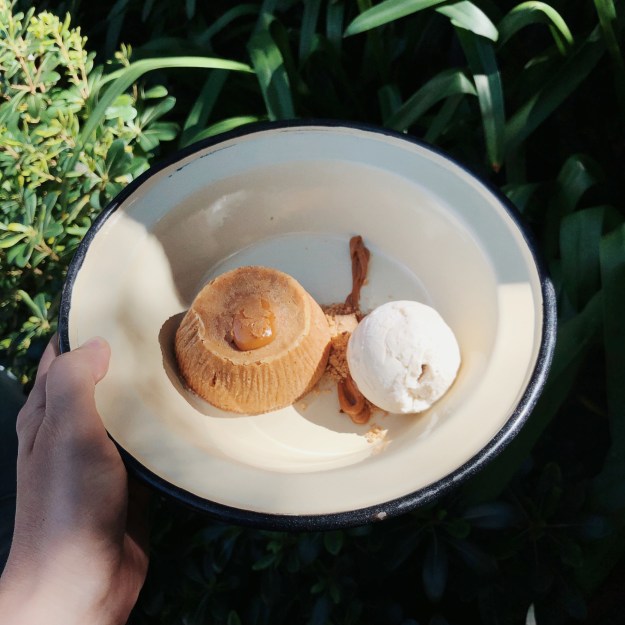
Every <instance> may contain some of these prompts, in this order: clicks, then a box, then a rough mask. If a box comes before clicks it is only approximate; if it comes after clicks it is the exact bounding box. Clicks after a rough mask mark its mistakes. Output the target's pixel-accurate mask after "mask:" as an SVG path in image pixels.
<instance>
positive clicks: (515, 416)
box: [58, 119, 557, 530]
mask: <svg viewBox="0 0 625 625" xmlns="http://www.w3.org/2000/svg"><path fill="white" fill-rule="evenodd" d="M298 128H301V129H306V128H313V129H314V128H318V129H323V128H345V129H349V130H357V131H361V132H365V133H373V134H375V135H386V136H390V137H394V138H397V139H401V140H402V141H406V142H408V143H412V144H415V145H418V146H420V147H421V148H424V149H426V150H429V151H430V152H433V153H435V154H437V155H439V156H442V157H443V158H445V159H446V160H448V161H450V162H451V163H453V164H454V165H455V166H457V167H459V168H460V169H461V170H463V171H464V172H466V173H468V174H469V175H470V176H471V177H472V178H474V179H475V180H477V181H478V182H479V183H480V184H482V185H483V186H484V187H485V188H486V189H487V190H488V191H490V193H491V194H492V195H494V196H495V197H496V198H497V199H498V201H499V203H500V204H501V206H502V207H503V208H504V209H505V210H506V211H507V212H508V214H509V215H510V217H511V218H512V219H513V221H514V223H515V225H516V226H517V228H518V230H519V231H520V233H521V234H522V236H523V239H524V240H525V243H526V245H527V247H528V248H529V250H530V252H531V254H532V257H533V260H534V265H535V267H536V270H537V272H538V277H539V280H540V285H541V292H542V298H543V327H542V337H541V344H540V348H539V352H538V358H537V360H536V365H535V367H534V370H533V372H532V375H531V377H530V380H529V383H528V385H527V387H526V389H525V391H524V393H523V396H522V397H521V400H520V401H519V403H518V405H517V406H516V408H515V410H514V411H513V413H512V414H511V415H510V417H509V418H508V420H507V421H506V423H505V424H504V425H503V427H502V428H501V429H500V430H499V432H498V433H497V434H496V435H495V436H494V437H493V438H492V439H491V440H490V441H489V443H487V444H486V445H485V446H484V447H483V448H482V449H481V450H480V451H479V452H478V453H477V454H475V455H474V456H473V457H472V458H470V459H469V460H468V461H467V462H465V463H464V464H463V465H462V466H460V467H458V468H457V469H455V470H454V471H452V472H451V473H449V474H448V475H446V476H445V477H443V478H442V479H440V480H438V481H436V482H434V483H433V484H431V485H429V486H427V487H425V488H422V489H419V490H417V491H414V492H411V493H407V494H406V495H403V496H402V497H399V498H396V499H392V500H389V501H385V502H381V503H379V504H376V505H374V506H369V507H366V508H360V509H357V510H350V511H344V512H333V513H323V514H303V515H290V514H272V513H265V512H257V511H253V510H246V509H240V508H235V507H231V506H226V505H223V504H219V503H216V502H214V501H210V500H208V499H204V498H203V497H199V496H198V495H194V494H193V493H190V492H188V491H186V490H184V489H182V488H180V487H178V486H175V485H174V484H171V483H170V482H168V481H167V480H165V479H164V478H162V477H160V476H158V475H156V474H155V473H153V472H152V471H150V470H149V469H148V468H146V467H145V466H143V465H142V464H141V463H140V462H139V461H137V460H136V459H135V458H134V457H133V456H132V455H131V454H130V453H128V452H127V451H126V450H125V449H124V448H123V447H122V446H121V445H120V444H119V443H118V442H117V441H115V439H112V440H113V442H114V443H115V445H116V446H117V448H118V449H119V452H120V454H121V456H122V459H123V460H124V463H125V464H126V467H127V469H128V471H129V472H130V473H131V474H132V475H134V476H136V477H138V478H139V479H141V480H143V481H144V482H146V483H148V484H149V485H151V486H152V487H153V488H154V489H156V490H157V491H158V492H160V493H163V494H165V495H168V496H169V497H171V498H173V499H174V500H175V501H177V502H180V503H182V504H185V505H187V506H189V507H191V508H192V509H194V510H196V511H200V512H202V513H205V514H208V515H210V516H212V517H215V518H217V519H218V520H220V521H223V522H225V523H230V524H236V525H243V526H248V527H255V528H260V529H274V530H325V529H332V528H339V527H351V526H357V525H364V524H367V523H370V522H374V521H381V520H383V519H387V518H390V517H393V516H397V515H400V514H403V513H405V512H408V511H410V510H412V509H414V508H416V507H418V506H421V505H424V504H426V503H428V502H430V501H432V500H434V499H435V498H438V497H440V496H441V495H443V494H444V493H446V492H448V491H449V490H451V489H452V488H455V487H456V486H458V485H459V484H461V483H462V482H464V481H465V480H467V479H468V478H469V477H471V476H472V475H475V474H476V473H477V472H479V471H480V470H481V469H482V468H483V467H484V466H485V465H486V464H487V463H488V462H490V461H491V460H492V459H493V458H495V456H497V455H498V454H499V453H500V452H501V451H502V449H504V447H505V446H506V445H507V444H508V443H509V442H510V441H511V440H513V439H514V437H515V436H516V434H517V433H518V432H519V430H520V429H521V427H522V426H523V424H524V423H525V421H526V420H527V418H528V417H529V415H530V413H531V411H532V409H533V408H534V406H535V405H536V402H537V400H538V397H539V396H540V393H541V391H542V388H543V386H544V384H545V381H546V379H547V374H548V372H549V367H550V365H551V359H552V357H553V350H554V346H555V339H556V323H557V321H556V318H557V313H556V298H555V292H554V289H553V285H552V283H551V280H550V278H549V276H548V273H547V271H546V269H545V266H544V264H543V261H542V260H541V258H540V256H539V254H538V253H537V249H536V245H535V244H534V241H533V238H532V236H531V235H530V233H528V231H527V230H526V228H525V226H524V225H523V223H522V221H521V218H520V215H519V213H518V212H517V210H516V208H515V207H514V206H513V204H512V203H511V202H510V201H509V200H508V199H507V198H506V197H505V196H504V195H503V194H502V193H501V192H500V191H499V190H498V189H497V188H495V187H494V186H493V185H491V184H490V183H489V182H488V181H485V180H483V179H481V177H480V176H478V175H476V174H475V173H474V172H472V171H470V170H469V169H468V168H467V167H465V166H464V165H462V163H459V162H458V161H456V160H455V159H454V158H451V157H450V156H449V155H448V154H446V153H444V152H443V151H441V150H439V149H437V148H436V147H433V146H431V145H428V144H427V143H425V142H423V141H420V140H418V139H415V138H413V137H411V136H409V135H405V134H400V133H397V132H394V131H391V130H387V129H386V128H380V127H377V126H373V125H368V124H360V123H353V122H345V121H336V120H319V119H311V120H296V121H281V122H260V123H254V124H249V125H247V126H243V127H241V128H238V129H235V130H232V131H230V132H227V133H223V134H220V135H217V136H215V137H210V138H208V139H205V140H203V141H200V142H198V143H194V144H193V145H190V146H188V147H186V148H184V149H182V150H180V151H177V152H176V153H174V154H172V155H170V156H169V157H168V158H166V159H164V160H163V161H162V162H159V163H158V164H157V165H155V166H153V167H151V168H150V169H148V170H147V171H145V172H144V173H143V174H141V176H139V177H138V178H136V179H135V180H133V181H132V182H130V183H129V184H128V186H126V187H125V188H124V189H123V190H122V191H121V192H120V193H119V194H118V195H117V196H116V197H115V198H114V199H113V200H112V201H111V202H110V203H109V204H108V205H107V206H106V207H105V208H104V209H103V210H102V212H101V213H100V215H99V216H98V218H97V219H96V220H95V221H94V223H93V225H92V226H91V228H90V229H89V230H88V232H87V233H86V234H85V236H84V238H83V240H82V242H81V243H80V245H79V247H78V249H77V250H76V253H75V255H74V257H73V259H72V261H71V263H70V265H69V267H68V271H67V278H66V281H65V284H64V287H63V292H62V294H61V304H60V311H59V324H58V333H59V348H60V351H61V352H67V351H70V349H71V347H70V343H69V311H70V307H71V299H72V290H73V287H74V283H75V281H76V277H77V275H78V272H79V270H80V268H81V266H82V263H83V261H84V259H85V256H86V254H87V251H88V249H89V246H90V245H91V242H92V241H93V239H94V237H95V236H96V234H97V232H98V231H99V230H100V228H101V227H102V225H103V224H104V223H105V221H106V220H107V219H108V218H109V217H110V216H111V215H112V214H113V213H114V212H115V211H116V210H117V209H118V208H119V207H120V206H121V205H122V204H123V203H124V202H125V201H126V200H127V199H128V198H129V197H130V196H131V195H132V194H133V193H134V192H135V191H136V190H137V189H138V188H139V187H140V186H141V185H142V184H143V183H144V182H145V181H146V180H148V179H149V178H151V177H152V176H154V175H155V174H157V173H158V172H160V171H161V170H163V169H165V168H167V167H170V166H171V165H173V164H175V163H176V162H178V161H180V160H181V159H183V158H185V157H187V156H190V155H192V154H194V153H196V152H199V151H202V150H204V149H206V148H207V147H211V146H214V145H216V144H219V143H222V142H224V141H229V140H231V139H236V138H239V137H244V136H247V135H251V134H255V133H258V132H265V131H268V130H285V129H298ZM111 438H112V437H111Z"/></svg>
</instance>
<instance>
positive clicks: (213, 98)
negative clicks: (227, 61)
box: [179, 70, 228, 147]
mask: <svg viewBox="0 0 625 625" xmlns="http://www.w3.org/2000/svg"><path fill="white" fill-rule="evenodd" d="M227 78H228V72H225V71H221V70H215V71H212V72H210V73H209V76H208V78H207V79H206V81H205V83H204V85H203V86H202V90H201V91H200V95H199V96H198V98H197V100H196V101H195V102H194V104H193V106H192V107H191V110H190V111H189V114H188V115H187V118H186V119H185V122H184V126H183V129H182V135H181V136H180V141H179V145H180V147H184V146H186V145H189V144H190V143H192V142H193V141H197V138H194V135H195V134H197V133H198V132H199V131H200V130H201V129H202V128H204V126H205V125H206V122H207V121H208V118H209V117H210V115H211V113H212V112H213V108H214V107H215V103H216V102H217V99H218V98H219V95H220V93H221V91H222V89H223V86H224V83H225V82H226V79H227Z"/></svg>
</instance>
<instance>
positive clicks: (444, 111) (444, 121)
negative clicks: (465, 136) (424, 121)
mask: <svg viewBox="0 0 625 625" xmlns="http://www.w3.org/2000/svg"><path fill="white" fill-rule="evenodd" d="M463 100H464V95H463V94H461V95H452V96H449V97H448V98H447V99H446V100H445V102H443V106H441V108H440V110H439V111H438V113H437V114H436V117H434V119H433V120H432V121H431V122H430V123H429V124H428V129H427V132H426V133H425V137H424V139H425V140H426V141H428V142H429V143H436V141H438V139H439V137H440V136H441V135H442V134H444V133H445V132H447V131H448V130H449V128H450V126H451V125H452V124H453V122H454V121H455V119H456V111H457V110H458V107H459V106H460V104H461V103H462V101H463Z"/></svg>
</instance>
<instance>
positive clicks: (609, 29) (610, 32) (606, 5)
mask: <svg viewBox="0 0 625 625" xmlns="http://www.w3.org/2000/svg"><path fill="white" fill-rule="evenodd" d="M595 8H596V9H597V15H598V16H599V25H600V26H601V32H602V34H603V39H604V41H605V44H606V46H607V48H608V52H609V54H610V58H611V60H612V66H613V69H614V71H613V74H612V77H613V80H614V86H615V90H616V96H617V98H618V102H619V106H620V108H621V115H625V60H624V59H623V52H622V50H621V46H620V44H619V34H618V24H617V15H616V7H615V6H614V2H613V0H595ZM620 36H621V37H622V33H621V35H620Z"/></svg>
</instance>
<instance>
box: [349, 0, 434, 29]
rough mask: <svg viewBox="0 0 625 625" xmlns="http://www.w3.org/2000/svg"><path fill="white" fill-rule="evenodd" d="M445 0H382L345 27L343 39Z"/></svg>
mask: <svg viewBox="0 0 625 625" xmlns="http://www.w3.org/2000/svg"><path fill="white" fill-rule="evenodd" d="M443 2H445V0H384V2H380V4H376V5H375V6H374V7H371V8H370V9H368V10H367V11H363V12H362V13H361V14H360V15H359V16H358V17H356V18H355V19H354V20H352V22H351V23H350V24H349V25H348V26H347V28H346V30H345V34H344V36H345V37H349V36H351V35H357V34H358V33H363V32H365V31H367V30H371V29H372V28H377V27H378V26H382V25H383V24H388V23H389V22H393V21H395V20H398V19H400V18H402V17H405V16H406V15H410V14H411V13H416V12H417V11H422V10H423V9H427V8H429V7H433V6H436V5H438V4H442V3H443Z"/></svg>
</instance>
